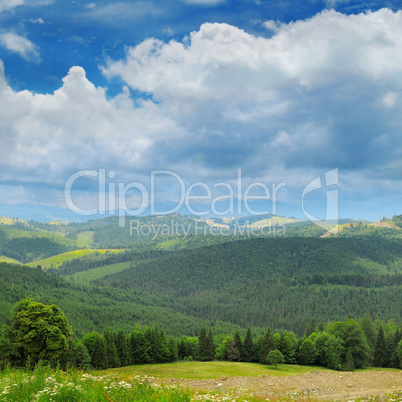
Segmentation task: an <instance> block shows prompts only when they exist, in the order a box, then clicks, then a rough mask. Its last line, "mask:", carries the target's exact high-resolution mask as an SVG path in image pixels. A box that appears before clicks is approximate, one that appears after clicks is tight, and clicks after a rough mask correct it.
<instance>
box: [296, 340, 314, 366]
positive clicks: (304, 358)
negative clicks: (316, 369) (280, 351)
mask: <svg viewBox="0 0 402 402" xmlns="http://www.w3.org/2000/svg"><path fill="white" fill-rule="evenodd" d="M316 355H317V351H316V348H315V345H314V343H313V341H312V340H311V339H305V340H304V341H303V343H302V345H301V348H300V351H299V363H300V364H305V365H311V364H314V363H315V361H316Z"/></svg>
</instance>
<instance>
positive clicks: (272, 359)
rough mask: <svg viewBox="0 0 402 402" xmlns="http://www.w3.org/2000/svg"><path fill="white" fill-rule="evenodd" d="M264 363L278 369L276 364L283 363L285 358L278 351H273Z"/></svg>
mask: <svg viewBox="0 0 402 402" xmlns="http://www.w3.org/2000/svg"><path fill="white" fill-rule="evenodd" d="M266 362H267V363H268V364H272V365H275V368H278V364H283V363H285V358H284V356H283V354H282V353H281V352H280V351H279V350H278V349H275V350H271V351H270V352H269V353H268V356H267V359H266Z"/></svg>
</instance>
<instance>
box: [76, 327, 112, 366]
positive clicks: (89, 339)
mask: <svg viewBox="0 0 402 402" xmlns="http://www.w3.org/2000/svg"><path fill="white" fill-rule="evenodd" d="M82 343H83V344H84V345H85V346H86V348H87V350H88V353H89V356H90V357H91V366H92V367H93V368H95V369H106V368H107V367H108V361H107V343H106V340H105V338H104V337H103V336H101V335H99V334H98V333H97V332H92V333H90V334H85V335H84V336H83V337H82Z"/></svg>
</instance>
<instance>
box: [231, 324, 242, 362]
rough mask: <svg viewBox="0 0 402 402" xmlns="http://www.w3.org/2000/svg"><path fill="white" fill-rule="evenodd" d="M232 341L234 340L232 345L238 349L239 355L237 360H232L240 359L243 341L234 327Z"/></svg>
mask: <svg viewBox="0 0 402 402" xmlns="http://www.w3.org/2000/svg"><path fill="white" fill-rule="evenodd" d="M233 342H234V347H235V348H236V349H237V350H238V351H239V357H238V358H237V360H234V361H240V360H241V356H242V354H243V343H242V341H241V338H240V333H239V329H236V332H235V334H234V337H233Z"/></svg>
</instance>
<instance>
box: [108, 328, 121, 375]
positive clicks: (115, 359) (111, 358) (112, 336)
mask: <svg viewBox="0 0 402 402" xmlns="http://www.w3.org/2000/svg"><path fill="white" fill-rule="evenodd" d="M104 337H105V340H106V347H107V361H108V368H114V367H120V366H121V364H120V359H119V355H118V353H117V348H116V333H115V332H112V331H105V333H104Z"/></svg>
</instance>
